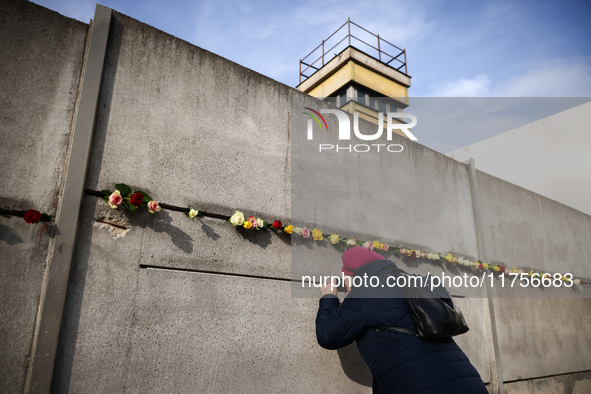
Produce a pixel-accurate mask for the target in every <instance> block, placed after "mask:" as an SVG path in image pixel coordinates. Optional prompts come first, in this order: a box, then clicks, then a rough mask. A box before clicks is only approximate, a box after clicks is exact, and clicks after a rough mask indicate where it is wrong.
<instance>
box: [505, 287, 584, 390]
mask: <svg viewBox="0 0 591 394" xmlns="http://www.w3.org/2000/svg"><path fill="white" fill-rule="evenodd" d="M494 308H495V317H496V324H497V332H498V339H499V351H500V358H501V369H502V374H503V380H505V381H511V380H520V379H531V378H535V377H543V376H550V375H558V374H567V373H570V372H577V371H589V370H591V356H590V355H589V352H588V351H587V349H588V348H589V345H590V344H591V335H590V333H589V330H588V329H587V327H590V326H591V314H590V312H591V300H590V299H589V298H585V299H568V298H564V299H552V298H520V299H504V298H503V299H495V300H494Z"/></svg>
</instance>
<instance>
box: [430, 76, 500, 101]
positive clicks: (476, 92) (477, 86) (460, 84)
mask: <svg viewBox="0 0 591 394" xmlns="http://www.w3.org/2000/svg"><path fill="white" fill-rule="evenodd" d="M490 85H491V81H490V79H489V78H488V77H487V76H486V75H484V74H479V75H477V76H475V77H474V78H471V79H466V78H460V79H457V80H455V81H449V82H445V83H441V84H437V85H435V86H433V87H432V88H431V89H430V92H429V94H428V96H430V97H482V96H488V92H489V89H490Z"/></svg>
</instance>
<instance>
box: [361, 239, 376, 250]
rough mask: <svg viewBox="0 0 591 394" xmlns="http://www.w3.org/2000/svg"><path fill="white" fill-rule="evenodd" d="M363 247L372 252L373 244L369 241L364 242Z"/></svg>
mask: <svg viewBox="0 0 591 394" xmlns="http://www.w3.org/2000/svg"><path fill="white" fill-rule="evenodd" d="M361 246H362V247H364V248H366V249H369V250H372V249H373V242H370V241H367V242H364V243H363V244H362V245H361Z"/></svg>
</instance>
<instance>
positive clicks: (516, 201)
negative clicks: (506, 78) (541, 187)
mask: <svg viewBox="0 0 591 394" xmlns="http://www.w3.org/2000/svg"><path fill="white" fill-rule="evenodd" d="M477 174H478V184H479V187H480V194H481V200H482V220H483V222H484V228H485V233H484V237H485V243H486V246H487V251H488V255H489V258H490V260H491V262H493V263H494V262H497V261H498V262H503V263H504V264H505V265H507V266H509V267H513V266H516V267H531V268H536V269H539V270H547V271H549V272H560V273H566V272H570V273H572V274H574V275H576V276H582V277H584V278H591V264H590V263H589V262H588V260H587V258H586V256H589V254H591V216H589V215H586V214H583V213H581V212H580V211H577V210H575V209H573V208H570V207H567V206H565V205H562V204H560V203H558V202H556V201H553V200H550V199H548V198H545V197H542V196H540V195H538V194H535V193H533V192H531V191H529V190H526V189H523V188H521V187H519V186H516V185H513V184H511V183H508V182H505V181H503V180H501V179H499V178H496V177H493V176H491V175H488V174H485V173H483V172H480V171H477Z"/></svg>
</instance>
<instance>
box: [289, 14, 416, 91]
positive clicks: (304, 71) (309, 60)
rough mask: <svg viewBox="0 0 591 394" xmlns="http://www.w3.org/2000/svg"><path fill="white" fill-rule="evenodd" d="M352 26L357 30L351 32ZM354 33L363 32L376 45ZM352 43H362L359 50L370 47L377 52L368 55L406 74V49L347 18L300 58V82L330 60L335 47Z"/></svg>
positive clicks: (333, 54)
mask: <svg viewBox="0 0 591 394" xmlns="http://www.w3.org/2000/svg"><path fill="white" fill-rule="evenodd" d="M345 27H346V35H345V36H344V37H343V38H341V39H340V40H338V42H336V44H334V45H332V43H333V42H334V41H336V40H337V39H338V37H340V35H337V33H339V32H341V30H343V29H344V28H345ZM352 28H353V30H355V29H357V32H352ZM341 33H342V32H341ZM354 33H356V34H358V35H362V34H364V35H365V37H363V38H364V39H365V40H367V41H369V40H371V41H374V45H377V47H376V46H374V45H372V44H370V43H368V42H366V41H365V40H364V39H362V38H360V37H358V36H356V35H355V34H354ZM329 42H330V43H329ZM353 43H361V44H363V45H361V48H358V49H360V50H364V49H366V48H371V50H370V51H368V52H373V53H377V56H374V55H373V54H372V53H368V54H369V55H371V56H374V57H376V58H377V59H378V60H379V61H381V62H383V63H385V64H387V65H389V66H390V67H392V68H394V69H396V70H398V71H402V72H403V73H405V74H408V72H407V68H406V49H402V48H399V47H397V46H396V45H394V44H392V43H390V42H388V41H386V40H384V39H383V38H381V37H380V35H379V34H373V33H372V32H370V31H369V30H367V29H365V28H363V27H361V26H359V25H358V24H357V23H355V22H351V18H348V19H347V22H345V23H343V24H342V25H341V27H339V28H338V29H337V30H336V31H335V32H334V33H332V34H331V35H330V36H328V38H326V39H325V40H322V43H321V44H320V45H318V46H317V47H316V48H314V49H313V50H312V52H310V53H309V54H307V55H306V56H305V57H304V58H303V59H300V83H302V82H303V81H305V80H306V79H308V78H309V77H310V76H312V74H314V73H315V72H316V71H318V70H319V69H320V68H321V67H322V66H324V64H325V63H327V62H328V61H330V60H332V58H333V57H334V56H336V55H337V54H338V53H334V52H333V51H334V50H335V49H337V50H338V52H340V51H341V50H342V49H345V48H346V46H345V45H347V46H355V45H352V44H353ZM341 44H342V45H341ZM329 45H332V46H331V47H330V48H328V49H326V47H327V46H329ZM339 46H340V47H339ZM337 47H339V48H337ZM341 47H342V48H341ZM384 47H385V48H386V49H387V50H388V52H386V50H384ZM391 53H393V54H391ZM316 56H317V57H316ZM327 59H328V60H327ZM390 63H393V64H390ZM308 74H309V75H308Z"/></svg>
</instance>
